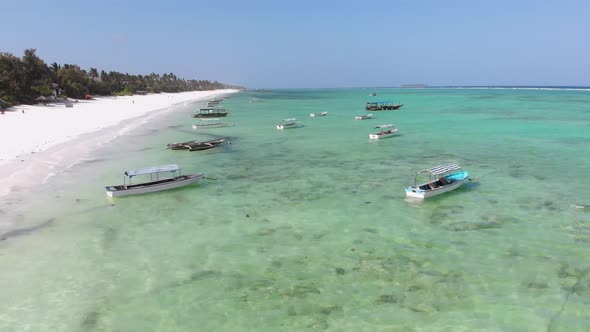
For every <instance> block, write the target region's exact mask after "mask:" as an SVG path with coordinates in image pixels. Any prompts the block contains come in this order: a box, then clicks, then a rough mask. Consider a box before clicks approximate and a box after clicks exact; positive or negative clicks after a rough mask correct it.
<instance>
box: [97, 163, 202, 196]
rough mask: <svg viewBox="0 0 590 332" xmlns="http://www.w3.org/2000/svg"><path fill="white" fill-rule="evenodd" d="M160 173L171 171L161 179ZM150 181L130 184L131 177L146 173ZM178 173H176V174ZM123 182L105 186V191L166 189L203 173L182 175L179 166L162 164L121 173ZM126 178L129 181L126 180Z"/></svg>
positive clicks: (118, 193) (131, 192)
mask: <svg viewBox="0 0 590 332" xmlns="http://www.w3.org/2000/svg"><path fill="white" fill-rule="evenodd" d="M160 173H171V174H172V177H167V178H164V179H162V180H160V178H159V174H160ZM148 174H149V176H150V181H148V182H142V183H138V184H131V178H133V177H134V176H137V175H148ZM177 174H178V175H177ZM123 175H124V177H123V184H122V185H115V186H107V187H105V189H106V193H107V195H108V196H110V197H119V196H129V195H140V194H147V193H153V192H156V191H162V190H168V189H174V188H179V187H183V186H187V185H189V184H192V183H195V182H197V181H199V180H201V179H202V178H203V176H204V174H203V173H198V174H189V175H182V174H180V167H178V165H164V166H157V167H149V168H142V169H136V170H131V171H127V172H125V173H123ZM127 179H128V181H129V183H126V182H127Z"/></svg>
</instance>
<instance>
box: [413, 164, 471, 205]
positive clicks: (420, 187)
mask: <svg viewBox="0 0 590 332" xmlns="http://www.w3.org/2000/svg"><path fill="white" fill-rule="evenodd" d="M425 174H427V175H428V176H429V177H430V179H429V181H427V182H423V183H420V184H418V177H423V176H424V175H425ZM468 178H469V172H467V171H464V170H462V169H461V167H460V166H459V165H456V164H446V165H439V166H436V167H433V168H429V169H425V170H422V171H420V172H418V173H417V174H416V177H415V178H414V186H410V187H407V188H406V197H412V198H418V199H425V198H428V197H432V196H436V195H440V194H443V193H446V192H448V191H451V190H455V189H457V188H459V187H460V186H461V185H462V184H463V183H464V182H465V180H467V179H468Z"/></svg>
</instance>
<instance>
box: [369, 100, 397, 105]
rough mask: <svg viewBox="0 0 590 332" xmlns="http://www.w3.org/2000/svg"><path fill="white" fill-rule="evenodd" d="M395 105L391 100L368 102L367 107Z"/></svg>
mask: <svg viewBox="0 0 590 332" xmlns="http://www.w3.org/2000/svg"><path fill="white" fill-rule="evenodd" d="M389 104H393V102H392V101H391V100H378V101H368V102H367V105H389Z"/></svg>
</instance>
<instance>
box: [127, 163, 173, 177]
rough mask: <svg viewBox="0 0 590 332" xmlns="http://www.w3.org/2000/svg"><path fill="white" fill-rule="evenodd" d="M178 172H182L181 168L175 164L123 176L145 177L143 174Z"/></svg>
mask: <svg viewBox="0 0 590 332" xmlns="http://www.w3.org/2000/svg"><path fill="white" fill-rule="evenodd" d="M178 170H180V167H178V165H175V164H173V165H163V166H156V167H148V168H141V169H135V170H130V171H127V172H125V173H123V175H125V176H128V177H130V178H131V177H134V176H136V175H143V174H153V173H163V172H171V173H175V172H176V171H178Z"/></svg>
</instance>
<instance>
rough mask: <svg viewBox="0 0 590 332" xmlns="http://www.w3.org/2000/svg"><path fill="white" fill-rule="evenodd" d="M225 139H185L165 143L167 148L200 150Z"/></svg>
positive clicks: (214, 145)
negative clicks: (178, 141)
mask: <svg viewBox="0 0 590 332" xmlns="http://www.w3.org/2000/svg"><path fill="white" fill-rule="evenodd" d="M225 141H226V138H218V139H214V140H210V141H204V142H202V141H197V140H193V141H187V142H181V143H170V144H167V148H168V149H171V150H189V151H200V150H207V149H211V148H214V147H216V146H218V145H220V144H222V143H224V142H225Z"/></svg>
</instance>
